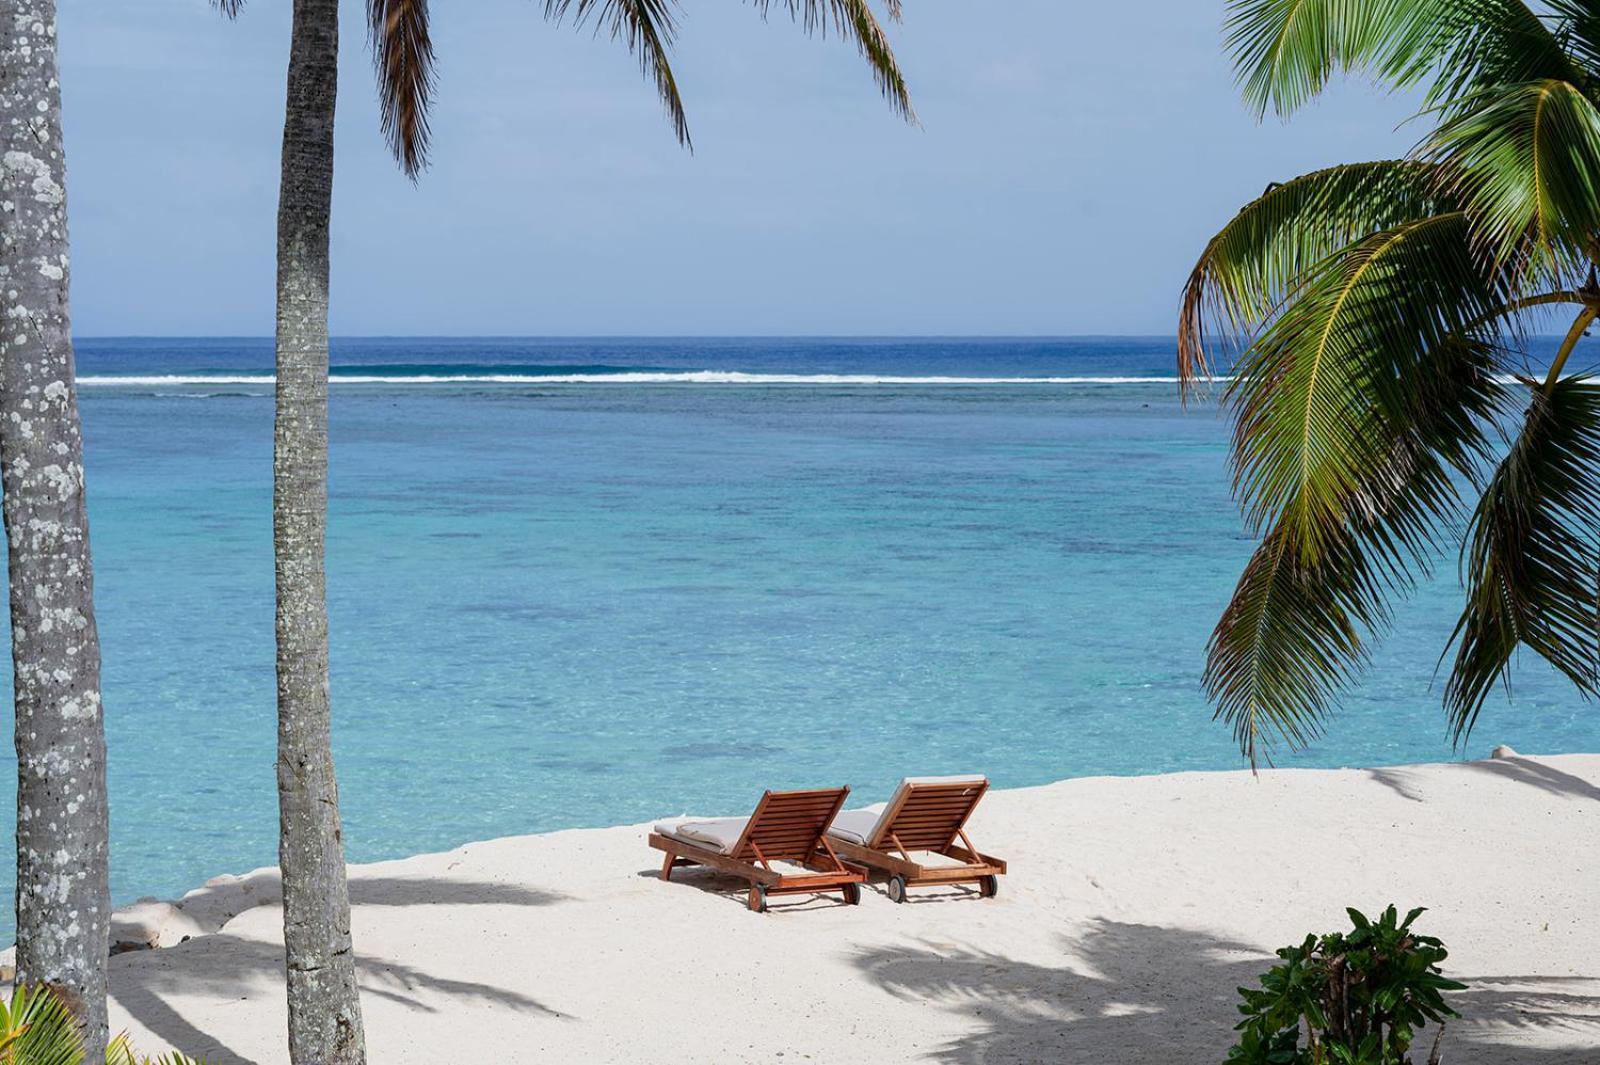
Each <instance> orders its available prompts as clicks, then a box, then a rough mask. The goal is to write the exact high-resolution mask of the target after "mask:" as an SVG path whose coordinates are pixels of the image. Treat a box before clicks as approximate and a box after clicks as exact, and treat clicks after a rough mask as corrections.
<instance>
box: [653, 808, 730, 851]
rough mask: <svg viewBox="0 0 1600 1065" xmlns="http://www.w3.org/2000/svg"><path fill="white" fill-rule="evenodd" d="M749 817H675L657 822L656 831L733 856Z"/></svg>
mask: <svg viewBox="0 0 1600 1065" xmlns="http://www.w3.org/2000/svg"><path fill="white" fill-rule="evenodd" d="M749 823H750V819H749V818H748V817H675V818H672V819H671V820H669V821H657V822H656V831H657V832H659V833H661V834H662V835H663V836H668V837H670V838H672V839H676V840H681V841H682V842H684V843H692V844H694V845H695V846H696V847H705V848H706V849H708V850H714V851H716V852H717V853H718V854H732V853H733V848H734V847H735V846H737V845H738V843H739V837H740V836H743V835H744V826H745V825H747V824H749Z"/></svg>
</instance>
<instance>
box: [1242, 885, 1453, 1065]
mask: <svg viewBox="0 0 1600 1065" xmlns="http://www.w3.org/2000/svg"><path fill="white" fill-rule="evenodd" d="M1346 912H1347V913H1349V914H1350V920H1351V922H1352V923H1353V924H1354V926H1355V927H1354V928H1353V929H1352V930H1351V931H1349V932H1332V933H1330V934H1328V935H1325V936H1314V935H1311V936H1306V938H1305V942H1303V943H1301V944H1300V945H1299V946H1294V947H1284V948H1283V949H1282V950H1280V951H1278V957H1279V958H1282V959H1283V964H1281V965H1275V966H1273V967H1272V970H1271V971H1270V972H1268V973H1266V974H1265V975H1263V976H1262V977H1261V986H1260V987H1259V988H1248V987H1241V988H1240V989H1239V994H1240V996H1241V997H1242V998H1243V999H1244V1001H1243V1002H1241V1003H1240V1004H1239V1012H1240V1013H1242V1014H1244V1017H1245V1019H1244V1020H1243V1021H1241V1022H1240V1023H1239V1025H1238V1027H1237V1031H1238V1032H1239V1033H1240V1035H1239V1042H1238V1044H1237V1045H1236V1046H1234V1048H1233V1049H1232V1050H1231V1051H1230V1052H1229V1053H1228V1057H1227V1059H1226V1062H1227V1065H1410V1062H1411V1058H1410V1057H1409V1056H1408V1051H1409V1050H1410V1048H1411V1043H1412V1040H1413V1039H1414V1038H1415V1037H1416V1035H1417V1032H1418V1030H1420V1029H1421V1028H1423V1027H1424V1026H1426V1025H1427V1023H1428V1022H1429V1021H1432V1022H1434V1023H1435V1024H1437V1025H1439V1026H1440V1030H1441V1031H1442V1030H1443V1026H1444V1021H1445V1018H1447V1017H1458V1016H1460V1014H1458V1013H1456V1012H1455V1011H1454V1010H1453V1009H1451V1008H1450V1007H1449V1006H1448V1005H1446V1004H1445V1001H1444V992H1446V991H1459V990H1462V989H1463V988H1465V987H1466V985H1465V984H1460V983H1457V982H1456V981H1454V980H1447V979H1445V978H1444V977H1443V976H1442V975H1440V971H1439V963H1440V962H1442V961H1444V959H1445V958H1446V957H1447V956H1448V952H1447V951H1446V950H1445V949H1444V944H1442V943H1440V942H1439V941H1438V940H1437V939H1435V938H1433V937H1432V936H1422V935H1417V934H1416V933H1415V932H1413V931H1412V930H1411V922H1413V921H1415V920H1416V919H1417V915H1418V914H1420V913H1422V912H1423V910H1422V909H1421V908H1420V907H1419V908H1418V909H1415V910H1412V911H1411V912H1410V913H1408V914H1406V919H1405V920H1404V921H1402V920H1400V919H1399V917H1398V915H1397V914H1396V912H1395V908H1394V907H1393V906H1390V907H1389V908H1388V909H1386V910H1384V911H1383V916H1381V917H1379V918H1378V919H1377V920H1376V921H1370V920H1368V919H1367V918H1366V917H1365V916H1364V915H1363V914H1361V913H1360V912H1359V911H1357V910H1347V911H1346ZM1302 1035H1304V1036H1305V1044H1304V1045H1301V1037H1302Z"/></svg>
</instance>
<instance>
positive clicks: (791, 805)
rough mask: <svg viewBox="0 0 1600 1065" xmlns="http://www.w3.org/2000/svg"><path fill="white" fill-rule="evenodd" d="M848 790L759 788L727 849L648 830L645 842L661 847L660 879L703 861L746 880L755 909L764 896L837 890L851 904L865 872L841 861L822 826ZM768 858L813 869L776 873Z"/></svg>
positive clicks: (762, 909)
mask: <svg viewBox="0 0 1600 1065" xmlns="http://www.w3.org/2000/svg"><path fill="white" fill-rule="evenodd" d="M849 794H850V789H849V788H822V789H818V790H813V791H768V792H765V793H763V794H762V796H761V801H760V802H758V803H756V809H755V813H753V814H751V815H750V820H749V821H748V822H746V824H745V826H744V833H743V834H742V835H741V836H740V837H739V842H738V843H737V844H735V845H734V848H733V851H732V852H731V853H729V854H723V853H722V852H721V851H716V850H712V849H711V848H710V847H702V846H697V845H696V844H694V843H688V842H685V841H684V840H681V839H677V838H675V837H672V836H664V835H662V834H661V833H659V832H652V833H650V846H652V847H654V848H656V849H657V850H659V851H665V852H666V859H665V860H664V861H663V862H662V863H661V879H663V880H670V879H672V870H673V868H674V867H675V866H680V865H704V866H709V867H710V868H712V869H717V870H720V871H721V872H724V873H728V874H731V875H733V876H737V877H740V878H741V879H744V880H748V881H749V882H750V898H749V902H748V905H749V907H750V909H751V910H752V911H754V912H756V913H763V912H765V911H766V908H767V897H768V896H769V895H799V894H816V893H822V892H831V891H838V892H840V893H841V894H843V895H844V900H845V902H847V903H849V904H851V905H852V906H853V905H855V904H856V903H858V902H860V901H861V885H862V884H863V883H864V882H865V881H866V879H867V871H866V870H865V869H860V868H856V867H854V866H850V865H846V864H845V863H844V862H843V861H841V860H840V859H839V855H838V852H837V851H836V850H835V849H834V841H833V840H831V839H829V838H828V826H829V825H831V824H832V823H833V819H834V817H835V816H837V814H838V813H839V811H840V809H842V808H843V806H844V801H845V798H846V797H847V796H848V795H849ZM773 862H791V863H793V864H795V865H800V866H804V867H805V868H807V869H812V870H816V871H815V872H811V873H780V872H778V871H777V870H776V869H774V868H773V867H772V863H773Z"/></svg>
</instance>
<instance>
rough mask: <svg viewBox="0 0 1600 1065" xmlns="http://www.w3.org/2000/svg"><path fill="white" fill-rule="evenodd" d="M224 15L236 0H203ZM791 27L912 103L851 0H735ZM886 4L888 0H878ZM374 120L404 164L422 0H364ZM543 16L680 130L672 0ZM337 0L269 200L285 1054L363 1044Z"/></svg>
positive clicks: (415, 120) (421, 139)
mask: <svg viewBox="0 0 1600 1065" xmlns="http://www.w3.org/2000/svg"><path fill="white" fill-rule="evenodd" d="M215 2H216V3H217V6H218V7H219V8H220V9H221V10H222V11H223V12H224V13H225V14H227V15H230V16H232V15H237V14H238V12H239V9H240V7H241V5H242V0H215ZM750 6H751V7H753V8H754V9H755V11H756V13H757V14H759V15H762V16H765V15H767V14H768V13H769V12H770V10H771V9H773V8H774V7H776V8H779V9H780V10H787V11H788V13H789V14H790V15H791V17H793V18H794V19H796V20H797V21H798V22H800V24H801V25H802V26H803V27H804V28H805V30H807V31H808V32H815V33H821V32H828V31H832V32H835V33H837V34H838V35H839V36H840V37H842V38H844V39H845V40H847V41H850V42H852V43H853V44H854V45H855V46H856V48H857V50H858V51H859V52H860V53H861V55H862V56H863V57H864V58H865V60H866V61H867V64H868V66H869V68H870V69H871V72H872V74H873V76H874V78H875V79H876V81H877V83H878V87H879V88H880V89H881V90H882V92H883V94H884V95H885V96H886V97H887V98H888V100H889V102H890V104H891V106H892V107H893V108H895V109H896V110H897V111H898V112H900V113H901V114H903V115H905V116H906V117H907V118H910V117H911V103H910V97H909V95H908V93H907V90H906V83H905V78H904V76H903V75H902V74H901V71H900V67H899V64H898V63H897V61H896V60H895V57H894V52H893V50H892V49H891V47H890V44H889V41H888V38H887V36H886V35H885V33H884V31H883V28H882V26H881V25H880V23H879V21H878V19H877V17H876V16H875V15H874V13H873V10H872V7H871V5H870V4H869V2H868V0H781V2H779V0H751V2H750ZM885 7H886V9H887V11H888V14H889V15H890V16H891V17H892V18H898V17H899V14H900V0H885ZM367 13H368V26H367V29H368V37H369V40H370V42H371V45H372V48H373V55H374V60H375V65H376V69H377V78H378V95H379V99H380V103H381V125H382V129H383V132H384V134H385V135H386V137H387V138H388V141H389V144H390V147H391V148H392V149H393V151H394V154H395V156H396V158H397V159H398V161H399V163H400V166H401V168H402V169H403V170H404V171H405V173H406V174H408V175H409V176H411V177H412V178H416V177H418V176H419V175H420V173H421V172H422V170H423V169H424V167H425V166H426V163H427V153H428V143H429V124H428V109H429V104H430V102H431V100H432V94H433V86H434V71H433V57H434V53H433V42H432V36H431V33H430V28H429V7H428V3H427V0H368V3H367ZM545 14H546V16H547V17H549V18H550V19H552V20H555V21H561V20H570V21H571V22H573V23H575V24H577V25H586V24H593V25H596V26H597V27H598V28H600V29H602V30H604V31H605V32H608V33H609V34H610V35H611V37H612V38H613V39H615V40H618V41H620V42H622V43H623V44H624V45H625V46H626V47H627V48H628V50H629V52H631V53H633V54H634V55H636V56H637V57H638V58H639V61H640V64H641V66H642V68H643V71H644V74H645V76H646V77H647V78H648V79H649V80H650V82H651V84H652V85H654V87H655V89H656V92H657V94H658V95H659V96H660V98H661V100H662V102H663V104H664V105H665V107H666V109H667V113H668V116H669V118H670V120H671V122H672V126H673V130H674V132H675V134H676V136H677V138H678V140H679V142H680V143H682V144H684V145H685V146H687V145H688V144H689V127H688V121H687V118H686V113H685V109H684V104H683V101H682V99H681V97H680V95H679V92H678V84H677V79H676V78H675V76H674V74H673V71H672V67H671V64H670V62H669V51H670V48H671V45H672V43H673V41H674V38H675V37H676V35H677V31H678V21H677V19H678V6H677V4H676V3H675V2H674V0H546V3H545ZM338 47H339V4H338V0H295V2H294V13H293V24H292V29H291V40H290V53H289V78H288V94H287V101H286V107H285V119H284V134H283V166H282V176H281V184H280V192H279V201H278V282H277V289H278V302H277V357H276V366H277V371H276V372H277V406H276V419H275V432H274V443H273V557H274V560H275V572H276V579H277V622H276V632H277V676H278V800H279V821H280V833H279V861H280V864H281V866H282V870H283V889H284V946H285V951H286V955H287V967H288V995H289V1051H290V1058H291V1060H293V1061H294V1062H295V1063H296V1065H312V1063H315V1065H349V1063H353V1062H361V1061H364V1060H365V1055H366V1051H365V1037H364V1034H363V1030H362V1024H361V1007H360V1000H359V994H358V992H357V988H356V976H355V956H354V952H353V948H352V942H351V936H350V903H349V889H348V885H347V884H346V880H345V869H344V847H343V839H342V831H341V827H340V821H339V796H338V784H337V780H336V777H335V773H334V765H333V755H332V750H331V746H330V742H329V739H330V731H331V717H330V705H329V694H328V614H327V604H326V596H325V592H324V588H325V573H324V553H323V542H324V536H325V531H326V526H327V490H328V482H327V461H328V455H327V447H328V240H329V237H328V234H329V214H330V211H331V201H332V191H333V128H334V106H335V96H336V89H337V82H338Z"/></svg>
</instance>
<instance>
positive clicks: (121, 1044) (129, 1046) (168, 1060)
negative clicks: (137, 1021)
mask: <svg viewBox="0 0 1600 1065" xmlns="http://www.w3.org/2000/svg"><path fill="white" fill-rule="evenodd" d="M106 1065H205V1063H204V1062H202V1061H200V1060H198V1059H196V1058H191V1057H187V1056H186V1055H183V1054H177V1053H172V1054H160V1055H157V1056H155V1057H149V1056H146V1055H142V1054H140V1053H138V1051H136V1050H134V1049H133V1043H132V1041H131V1040H129V1038H128V1036H127V1033H125V1032H124V1033H123V1034H121V1035H119V1036H117V1037H116V1038H115V1039H113V1040H111V1042H110V1043H109V1044H107V1045H106Z"/></svg>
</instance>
